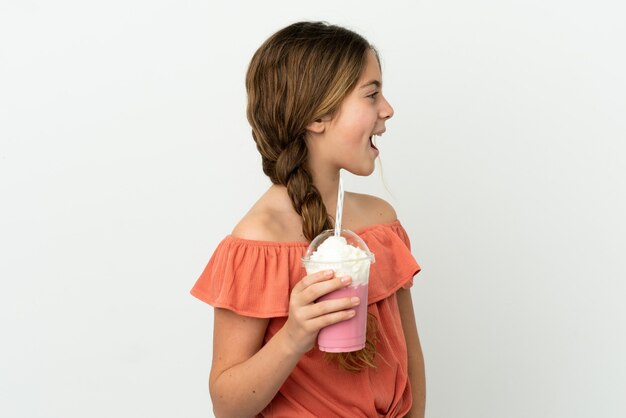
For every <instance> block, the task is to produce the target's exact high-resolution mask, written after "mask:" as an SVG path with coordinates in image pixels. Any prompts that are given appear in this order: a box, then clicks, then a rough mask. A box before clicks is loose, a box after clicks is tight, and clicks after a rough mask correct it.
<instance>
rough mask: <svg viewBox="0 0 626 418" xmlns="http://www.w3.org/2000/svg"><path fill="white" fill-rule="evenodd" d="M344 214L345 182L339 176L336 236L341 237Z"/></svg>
mask: <svg viewBox="0 0 626 418" xmlns="http://www.w3.org/2000/svg"><path fill="white" fill-rule="evenodd" d="M342 213H343V181H342V180H341V174H339V190H338V191H337V213H336V215H335V236H336V237H338V236H339V235H341V214H342Z"/></svg>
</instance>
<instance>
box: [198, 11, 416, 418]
mask: <svg viewBox="0 0 626 418" xmlns="http://www.w3.org/2000/svg"><path fill="white" fill-rule="evenodd" d="M246 89H247V93H248V109H247V116H248V120H249V122H250V124H251V126H252V136H253V138H254V141H255V142H256V146H257V149H258V151H259V152H260V153H261V156H262V164H263V171H264V172H265V174H266V175H267V176H268V177H269V178H270V180H271V181H272V183H273V184H272V186H271V187H270V188H269V189H268V190H267V191H266V192H265V194H263V195H262V196H261V197H260V199H259V200H258V201H257V202H256V203H255V204H254V205H253V207H252V208H251V209H250V211H249V212H248V213H247V214H246V215H245V216H244V217H243V219H242V220H241V221H240V222H239V224H238V225H237V226H236V227H235V228H234V230H233V232H232V234H231V235H228V236H227V237H226V238H224V240H222V242H221V243H220V244H219V245H218V247H217V249H216V250H215V253H214V254H213V256H212V258H211V260H210V261H209V264H208V265H207V267H206V269H205V270H204V272H203V273H202V275H201V276H200V278H199V279H198V281H197V282H196V284H195V286H194V287H193V289H192V291H191V293H192V294H193V295H194V296H196V297H198V298H199V299H201V300H203V301H205V302H207V303H209V304H211V305H213V306H214V307H215V315H214V335H213V363H212V366H211V374H210V378H209V389H210V393H211V399H212V400H213V408H214V412H215V415H216V416H218V417H249V416H254V415H256V416H263V417H296V416H298V417H379V416H385V417H396V416H411V417H423V416H424V404H425V377H424V362H423V357H422V352H421V347H420V342H419V338H418V334H417V329H416V325H415V319H414V315H413V307H412V302H411V294H410V291H409V290H408V289H409V287H410V286H411V284H412V280H413V276H414V275H415V274H417V273H418V272H419V270H420V267H419V266H418V264H417V262H416V261H415V259H414V258H413V256H412V255H411V252H410V247H409V245H410V244H409V239H408V237H407V235H406V232H405V230H404V229H403V227H402V225H401V224H400V222H399V221H398V220H397V218H396V213H395V211H394V209H393V208H392V207H391V206H390V205H389V204H388V203H387V202H385V201H383V200H381V199H379V198H376V197H373V196H368V195H364V194H357V193H346V194H345V197H344V211H343V225H345V228H347V229H351V230H353V231H354V232H356V233H357V234H359V235H360V236H361V238H362V239H363V240H364V241H365V242H366V243H367V245H368V247H369V248H370V250H371V251H372V252H373V253H374V254H375V255H376V263H375V264H373V265H372V267H371V272H370V284H369V296H368V300H358V298H355V299H354V300H353V299H349V298H345V299H336V300H328V301H324V302H319V303H315V301H316V300H317V299H318V298H319V297H320V296H322V295H325V294H326V293H329V292H331V291H334V290H336V289H339V288H341V287H344V286H348V285H349V284H350V280H351V279H350V277H335V276H334V274H333V272H332V271H328V272H319V273H316V274H311V275H305V274H306V273H305V271H304V268H303V267H302V264H301V257H302V256H303V255H304V253H305V251H306V248H307V246H308V243H309V242H310V241H311V240H312V239H313V238H314V237H315V236H316V235H318V234H319V233H320V232H322V231H323V230H325V229H330V228H332V227H333V220H332V218H331V217H330V215H329V214H334V213H335V209H336V204H337V188H338V182H339V171H340V170H341V169H344V170H347V171H349V172H351V173H353V174H356V175H359V176H366V175H370V174H371V173H372V172H373V171H374V160H375V158H376V156H377V155H378V150H377V148H376V147H375V146H374V145H373V143H372V136H373V135H381V134H382V133H383V132H385V122H386V121H387V119H389V118H391V117H392V116H393V109H392V107H391V106H390V104H389V103H388V102H387V100H386V99H385V97H384V96H383V93H382V78H381V69H380V63H379V60H378V55H377V53H376V50H375V49H374V48H373V47H372V46H371V45H370V44H368V43H367V41H366V40H365V39H363V38H362V37H361V36H359V35H357V34H356V33H354V32H351V31H349V30H347V29H344V28H341V27H338V26H332V25H328V24H325V23H318V22H300V23H295V24H293V25H290V26H288V27H286V28H284V29H282V30H280V31H278V32H277V33H275V34H274V35H273V36H271V37H270V38H269V39H268V40H267V41H266V42H265V43H264V44H263V45H261V47H260V48H259V49H258V50H257V51H256V53H255V54H254V56H253V58H252V61H251V62H250V67H249V69H248V73H247V76H246ZM360 303H367V304H368V315H369V322H368V335H367V340H368V341H367V344H366V347H365V348H364V349H363V350H361V351H358V352H356V353H350V354H346V355H327V356H324V354H323V353H322V352H320V351H319V349H318V348H317V347H316V338H317V334H318V332H319V330H320V329H321V328H323V327H325V326H327V325H330V324H333V323H337V322H339V321H343V320H346V319H348V318H351V317H352V316H354V308H355V306H357V305H358V304H360Z"/></svg>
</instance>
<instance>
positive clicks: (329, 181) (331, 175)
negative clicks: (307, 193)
mask: <svg viewBox="0 0 626 418" xmlns="http://www.w3.org/2000/svg"><path fill="white" fill-rule="evenodd" d="M309 169H310V172H311V176H312V177H313V184H314V185H315V187H316V188H317V190H318V191H319V192H320V195H321V196H322V202H324V206H326V211H328V214H329V215H330V216H331V217H332V218H335V212H336V211H337V191H338V189H339V173H340V172H339V170H333V169H328V170H319V169H315V168H314V167H310V168H309Z"/></svg>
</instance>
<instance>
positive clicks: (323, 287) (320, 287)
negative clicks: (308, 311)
mask: <svg viewBox="0 0 626 418" xmlns="http://www.w3.org/2000/svg"><path fill="white" fill-rule="evenodd" d="M350 283H352V277H350V276H342V277H335V278H334V279H330V280H326V281H323V282H318V283H313V284H312V285H311V286H309V287H307V288H306V289H304V290H303V291H302V292H301V294H300V296H301V298H302V301H303V302H304V303H305V304H308V303H311V302H314V301H316V300H317V299H319V298H321V297H322V296H324V295H326V294H328V293H330V292H333V291H335V290H338V289H341V288H344V287H346V286H348V285H350Z"/></svg>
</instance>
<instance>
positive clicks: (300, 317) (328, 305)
mask: <svg viewBox="0 0 626 418" xmlns="http://www.w3.org/2000/svg"><path fill="white" fill-rule="evenodd" d="M333 276H334V272H333V271H332V270H326V271H320V272H317V273H313V274H310V275H308V276H305V277H304V278H303V279H302V280H300V281H299V282H298V283H297V284H296V285H295V286H294V288H293V290H292V291H291V297H290V299H289V317H288V318H287V322H286V323H285V325H284V327H283V328H284V331H285V332H286V334H287V337H288V338H287V339H288V341H290V342H291V346H292V348H293V350H294V351H295V352H297V353H299V354H304V353H306V352H307V351H309V350H310V349H312V348H313V346H314V345H315V341H316V339H317V334H318V333H319V331H320V330H321V329H322V328H324V327H326V326H328V325H332V324H335V323H337V322H341V321H345V320H346V319H350V318H352V317H353V316H354V315H355V314H356V312H355V310H354V307H356V306H358V305H359V303H360V301H359V300H358V299H359V298H357V297H353V298H339V299H329V300H325V301H322V302H317V303H316V302H315V301H316V300H317V299H319V298H320V297H322V296H324V295H325V294H327V293H330V292H332V291H334V290H337V289H341V288H343V287H346V286H348V285H350V283H351V282H352V278H350V277H341V278H340V277H333Z"/></svg>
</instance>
